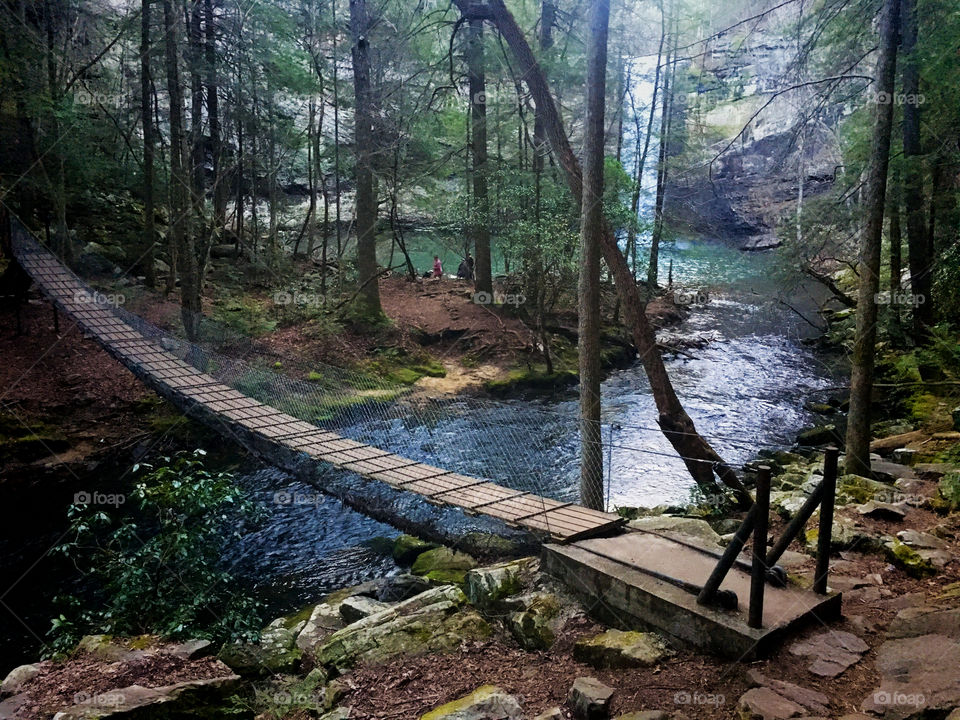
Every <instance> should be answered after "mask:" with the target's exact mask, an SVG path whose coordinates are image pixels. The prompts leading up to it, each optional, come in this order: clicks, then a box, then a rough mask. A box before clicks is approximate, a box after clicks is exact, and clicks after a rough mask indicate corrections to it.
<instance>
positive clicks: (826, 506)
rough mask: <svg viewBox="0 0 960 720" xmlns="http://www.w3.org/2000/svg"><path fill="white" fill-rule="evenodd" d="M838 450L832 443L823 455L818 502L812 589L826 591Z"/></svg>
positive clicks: (822, 593)
mask: <svg viewBox="0 0 960 720" xmlns="http://www.w3.org/2000/svg"><path fill="white" fill-rule="evenodd" d="M839 455H840V451H839V450H838V449H837V448H835V447H833V446H832V445H831V446H830V447H828V448H827V449H826V452H825V454H824V456H823V499H822V500H821V502H820V529H819V530H818V533H817V571H816V574H815V575H814V577H813V591H814V592H816V593H819V594H820V595H825V594H826V593H827V575H828V574H829V572H830V545H831V542H832V540H833V537H832V535H833V505H834V503H835V502H836V497H837V457H838V456H839Z"/></svg>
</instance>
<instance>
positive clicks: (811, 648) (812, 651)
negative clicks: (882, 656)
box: [790, 630, 870, 677]
mask: <svg viewBox="0 0 960 720" xmlns="http://www.w3.org/2000/svg"><path fill="white" fill-rule="evenodd" d="M869 649H870V646H869V645H867V644H866V643H865V642H864V641H863V640H861V639H860V638H858V637H857V636H856V635H854V634H853V633H848V632H844V631H843V630H836V631H828V632H824V633H819V634H817V635H814V636H813V637H810V638H808V639H806V640H802V641H800V642H796V643H794V644H793V645H792V646H791V647H790V652H791V653H792V654H794V655H801V656H809V657H812V658H813V662H812V663H811V664H810V667H809V670H810V672H812V673H813V674H814V675H820V676H821V677H837V675H839V674H840V673H842V672H843V671H844V670H846V669H847V668H848V667H850V666H851V665H854V664H856V663H857V662H859V660H860V658H861V657H862V656H863V654H864V653H865V652H866V651H867V650H869Z"/></svg>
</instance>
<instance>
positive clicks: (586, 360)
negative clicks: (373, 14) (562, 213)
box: [577, 0, 610, 510]
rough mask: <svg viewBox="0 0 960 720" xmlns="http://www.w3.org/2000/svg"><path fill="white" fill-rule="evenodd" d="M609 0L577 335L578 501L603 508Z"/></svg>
mask: <svg viewBox="0 0 960 720" xmlns="http://www.w3.org/2000/svg"><path fill="white" fill-rule="evenodd" d="M609 24H610V0H593V3H592V6H591V9H590V38H589V40H588V44H587V121H586V126H585V131H584V139H583V190H582V193H583V194H582V196H581V202H580V279H579V283H578V289H579V292H578V296H579V302H578V308H577V309H578V324H577V325H578V331H579V342H578V352H579V362H580V500H581V502H582V503H583V504H584V505H586V506H587V507H589V508H594V509H597V510H602V509H603V504H604V503H603V444H602V438H601V435H600V243H601V241H602V236H603V146H604V121H603V117H604V100H605V98H606V91H607V30H608V27H609Z"/></svg>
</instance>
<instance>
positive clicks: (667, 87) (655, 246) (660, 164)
mask: <svg viewBox="0 0 960 720" xmlns="http://www.w3.org/2000/svg"><path fill="white" fill-rule="evenodd" d="M671 7H672V6H671ZM661 22H666V19H665V15H664V14H663V13H662V12H661ZM676 47H677V36H676V30H674V38H673V49H672V50H670V51H669V52H668V53H667V65H668V69H666V70H664V73H663V103H662V107H661V109H660V149H659V153H658V159H657V199H656V200H655V203H654V205H655V206H654V212H653V233H652V234H651V238H650V265H649V267H647V291H648V292H649V293H651V294H652V293H655V292H656V290H657V276H658V275H659V272H660V240H661V238H662V237H663V203H664V199H665V196H664V193H665V192H666V187H667V160H668V155H669V148H670V115H671V113H672V112H673V81H674V79H675V78H676V75H677V65H676V62H677V58H676V55H677V52H676Z"/></svg>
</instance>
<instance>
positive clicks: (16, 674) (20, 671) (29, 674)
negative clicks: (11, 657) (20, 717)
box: [0, 665, 40, 697]
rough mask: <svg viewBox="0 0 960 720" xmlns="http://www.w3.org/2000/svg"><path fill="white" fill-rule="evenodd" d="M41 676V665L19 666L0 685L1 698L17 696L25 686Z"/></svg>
mask: <svg viewBox="0 0 960 720" xmlns="http://www.w3.org/2000/svg"><path fill="white" fill-rule="evenodd" d="M39 674H40V665H18V666H17V667H15V668H14V669H13V670H11V671H10V672H8V673H7V676H6V677H5V678H4V679H3V684H0V697H7V696H8V695H16V694H17V693H18V692H20V689H21V688H22V687H23V685H24V684H25V683H26V682H27V681H28V680H31V679H33V678H35V677H36V676H37V675H39Z"/></svg>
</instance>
